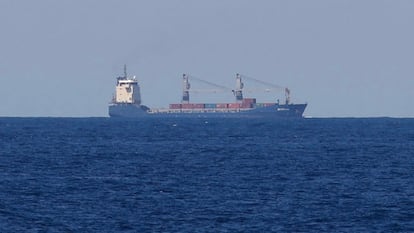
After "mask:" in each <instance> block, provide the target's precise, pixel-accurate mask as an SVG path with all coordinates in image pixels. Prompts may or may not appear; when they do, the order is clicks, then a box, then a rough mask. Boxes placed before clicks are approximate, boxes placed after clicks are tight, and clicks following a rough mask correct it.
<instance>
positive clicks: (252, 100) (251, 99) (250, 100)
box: [242, 98, 256, 104]
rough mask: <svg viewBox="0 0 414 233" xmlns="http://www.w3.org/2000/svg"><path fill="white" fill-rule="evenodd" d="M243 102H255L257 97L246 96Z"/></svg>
mask: <svg viewBox="0 0 414 233" xmlns="http://www.w3.org/2000/svg"><path fill="white" fill-rule="evenodd" d="M242 103H243V104H255V103H256V98H244V99H243V102H242Z"/></svg>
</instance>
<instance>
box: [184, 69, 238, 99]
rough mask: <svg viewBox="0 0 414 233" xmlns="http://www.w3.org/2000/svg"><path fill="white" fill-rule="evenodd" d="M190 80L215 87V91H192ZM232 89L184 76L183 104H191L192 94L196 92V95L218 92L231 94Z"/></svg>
mask: <svg viewBox="0 0 414 233" xmlns="http://www.w3.org/2000/svg"><path fill="white" fill-rule="evenodd" d="M190 80H194V81H198V82H201V83H204V84H207V85H209V86H213V87H215V89H190V87H191V85H190ZM231 91H232V89H231V88H228V87H225V86H221V85H218V84H215V83H212V82H209V81H206V80H203V79H200V78H197V77H195V76H193V75H189V74H183V97H182V101H181V102H182V103H189V102H190V92H194V93H201V92H208V93H211V92H213V93H218V92H231Z"/></svg>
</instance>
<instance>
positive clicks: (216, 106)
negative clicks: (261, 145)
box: [108, 66, 307, 118]
mask: <svg viewBox="0 0 414 233" xmlns="http://www.w3.org/2000/svg"><path fill="white" fill-rule="evenodd" d="M116 80H117V82H116V89H115V94H114V96H113V98H112V101H111V102H110V103H109V109H108V110H109V116H110V117H129V118H140V117H254V118H265V117H266V118H302V117H303V112H304V111H305V108H306V106H307V104H306V103H304V104H293V103H291V100H290V90H289V89H288V88H284V91H285V101H284V102H283V103H280V101H279V100H277V101H275V102H274V103H260V102H257V100H256V98H244V96H243V88H244V83H243V81H242V76H241V75H240V74H236V88H235V89H233V90H230V91H231V92H232V93H233V95H234V97H235V100H234V102H230V103H192V102H190V92H191V86H190V79H189V75H186V74H184V75H183V77H182V82H183V92H182V99H181V102H180V103H172V104H170V105H169V107H168V108H149V107H147V106H145V105H143V104H142V103H141V91H140V85H139V83H138V81H137V79H136V78H135V76H134V77H128V75H127V72H126V66H125V67H124V76H120V77H118V78H117V79H116Z"/></svg>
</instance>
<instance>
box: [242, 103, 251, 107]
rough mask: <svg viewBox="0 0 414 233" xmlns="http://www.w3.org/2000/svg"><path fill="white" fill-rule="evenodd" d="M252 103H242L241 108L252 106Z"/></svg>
mask: <svg viewBox="0 0 414 233" xmlns="http://www.w3.org/2000/svg"><path fill="white" fill-rule="evenodd" d="M251 107H252V104H251V103H242V104H241V108H251Z"/></svg>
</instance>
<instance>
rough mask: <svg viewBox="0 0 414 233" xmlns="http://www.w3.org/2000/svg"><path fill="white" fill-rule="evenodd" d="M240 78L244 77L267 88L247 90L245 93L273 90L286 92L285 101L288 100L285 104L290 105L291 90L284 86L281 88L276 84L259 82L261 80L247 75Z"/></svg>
mask: <svg viewBox="0 0 414 233" xmlns="http://www.w3.org/2000/svg"><path fill="white" fill-rule="evenodd" d="M240 76H241V77H243V78H244V79H247V80H251V81H254V82H256V83H260V84H262V85H264V86H266V88H265V89H258V88H256V89H247V90H245V91H247V92H257V91H265V92H271V91H272V90H273V91H284V92H285V100H286V101H285V102H286V104H289V103H290V89H289V88H287V87H282V86H279V85H276V84H273V83H269V82H265V81H262V80H259V79H256V78H252V77H249V76H247V75H240ZM268 87H270V88H268Z"/></svg>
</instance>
